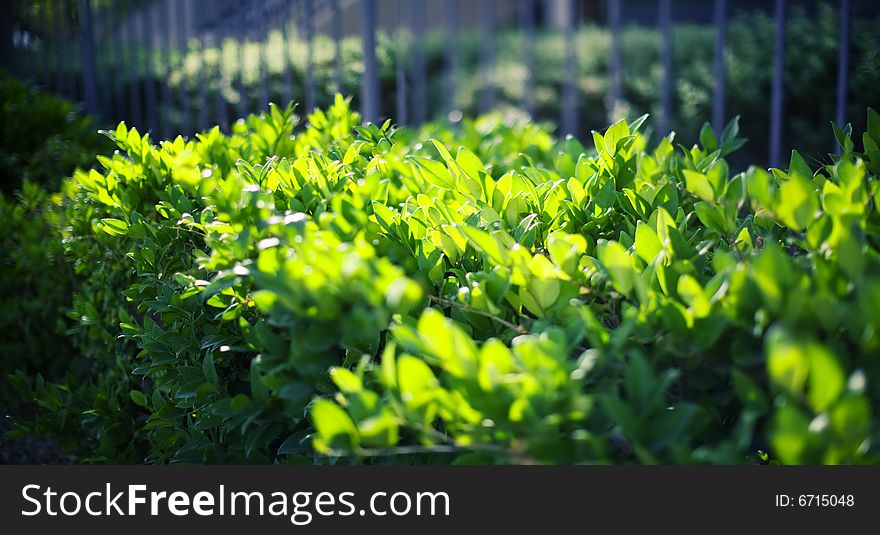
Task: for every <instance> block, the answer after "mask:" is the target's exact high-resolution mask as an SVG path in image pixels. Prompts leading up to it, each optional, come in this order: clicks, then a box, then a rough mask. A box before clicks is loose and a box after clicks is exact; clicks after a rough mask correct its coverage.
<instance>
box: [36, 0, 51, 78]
mask: <svg viewBox="0 0 880 535" xmlns="http://www.w3.org/2000/svg"><path fill="white" fill-rule="evenodd" d="M37 9H39V10H40V11H39V19H38V20H39V22H38V23H37V24H39V26H40V34H41V38H42V43H40V45H41V46H40V47H39V48H37V57H38V58H39V60H38V61H39V64H40V85H42V86H43V88H45V89H48V87H49V75H50V66H49V60H50V55H49V53H48V50H49V15H48V9H47V5H46V3H41V4H38V7H37Z"/></svg>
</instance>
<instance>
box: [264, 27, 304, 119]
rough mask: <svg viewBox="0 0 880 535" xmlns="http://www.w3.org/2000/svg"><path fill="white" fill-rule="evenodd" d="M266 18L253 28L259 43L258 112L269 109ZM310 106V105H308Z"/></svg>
mask: <svg viewBox="0 0 880 535" xmlns="http://www.w3.org/2000/svg"><path fill="white" fill-rule="evenodd" d="M262 21H265V19H261V23H260V24H259V25H254V26H252V28H251V36H252V37H253V38H254V43H255V44H256V45H257V61H258V63H257V67H258V70H257V75H258V80H259V88H260V101H259V103H258V104H259V108H258V109H257V113H260V112H263V111H267V110H268V109H269V80H268V73H267V71H268V68H267V64H266V49H267V48H268V47H267V46H266V34H267V32H266V23H265V22H262ZM306 108H308V106H306Z"/></svg>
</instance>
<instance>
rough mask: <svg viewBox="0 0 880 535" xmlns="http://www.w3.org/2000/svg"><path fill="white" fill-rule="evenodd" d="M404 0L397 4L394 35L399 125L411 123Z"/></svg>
mask: <svg viewBox="0 0 880 535" xmlns="http://www.w3.org/2000/svg"><path fill="white" fill-rule="evenodd" d="M404 3H405V2H404V0H397V1H396V2H395V6H394V8H395V14H394V17H395V18H394V24H395V26H396V27H395V30H394V34H395V36H396V39H395V40H396V43H395V47H394V76H395V78H394V81H395V84H396V86H395V91H394V100H395V104H396V112H397V113H396V115H397V116H396V117H395V118H394V120H395V121H396V122H397V124H407V123H408V122H409V120H408V119H409V113H407V112H408V111H409V110H408V104H409V99H408V98H407V87H406V71H407V68H406V65H407V61H408V60H407V56H406V53H405V52H404V49H405V48H406V47H405V46H404V42H405V41H406V33H405V32H404V31H403V30H402V28H404V26H403V5H404Z"/></svg>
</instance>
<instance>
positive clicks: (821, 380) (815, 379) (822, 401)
mask: <svg viewBox="0 0 880 535" xmlns="http://www.w3.org/2000/svg"><path fill="white" fill-rule="evenodd" d="M845 387H846V374H845V373H844V371H843V366H841V364H840V362H839V361H838V359H837V357H835V355H834V354H833V353H831V352H830V351H829V350H828V349H826V348H825V347H823V346H821V345H818V344H811V345H810V385H809V393H808V395H807V401H809V403H810V407H812V409H813V410H814V411H816V412H822V411H825V410H827V409H828V408H829V407H830V406H831V405H832V404H833V403H834V402H835V401H837V400H838V398H839V397H840V395H841V394H842V393H843V390H844V388H845Z"/></svg>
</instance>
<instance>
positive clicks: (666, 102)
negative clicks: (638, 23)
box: [658, 0, 673, 136]
mask: <svg viewBox="0 0 880 535" xmlns="http://www.w3.org/2000/svg"><path fill="white" fill-rule="evenodd" d="M658 8H659V12H660V13H659V19H660V20H659V22H660V63H661V67H662V73H663V74H662V76H663V77H662V80H661V82H660V84H661V85H660V110H661V111H660V122H659V125H660V126H659V129H660V132H659V133H660V135H661V136H665V135H666V134H668V133H669V131H670V130H671V129H672V80H673V78H672V0H659V4H658Z"/></svg>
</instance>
